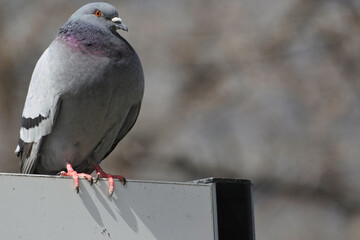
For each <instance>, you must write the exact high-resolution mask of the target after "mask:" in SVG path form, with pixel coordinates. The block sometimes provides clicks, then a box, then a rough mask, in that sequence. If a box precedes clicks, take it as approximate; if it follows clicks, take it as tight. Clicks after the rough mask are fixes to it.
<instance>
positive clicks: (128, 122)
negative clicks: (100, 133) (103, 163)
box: [102, 102, 141, 160]
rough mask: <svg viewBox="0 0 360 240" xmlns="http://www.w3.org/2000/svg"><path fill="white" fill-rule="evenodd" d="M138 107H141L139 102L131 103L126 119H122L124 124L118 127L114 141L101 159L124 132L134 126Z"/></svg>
mask: <svg viewBox="0 0 360 240" xmlns="http://www.w3.org/2000/svg"><path fill="white" fill-rule="evenodd" d="M140 107H141V102H139V103H137V104H135V105H133V106H132V107H131V108H130V110H129V113H128V114H127V116H126V119H125V121H124V124H123V126H122V127H121V128H120V131H119V133H118V135H117V137H116V139H115V141H114V143H113V144H112V146H111V147H110V149H109V150H108V151H107V152H106V154H105V155H104V157H103V158H102V160H103V159H105V158H106V157H107V156H108V155H109V154H110V153H111V152H112V151H113V150H114V148H115V147H116V146H117V145H118V143H119V142H120V141H121V139H123V138H124V137H125V136H126V134H127V133H128V132H129V131H130V130H131V128H132V127H133V126H134V124H135V122H136V119H137V117H138V116H139V112H140Z"/></svg>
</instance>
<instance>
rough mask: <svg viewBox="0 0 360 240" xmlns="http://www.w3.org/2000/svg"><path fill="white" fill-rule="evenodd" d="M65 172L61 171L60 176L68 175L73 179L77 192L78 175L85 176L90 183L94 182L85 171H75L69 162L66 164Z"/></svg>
mask: <svg viewBox="0 0 360 240" xmlns="http://www.w3.org/2000/svg"><path fill="white" fill-rule="evenodd" d="M66 169H67V172H64V171H61V172H60V176H70V177H72V178H73V179H74V184H75V191H76V192H77V193H79V177H82V178H85V179H86V180H87V181H88V182H90V185H92V184H93V183H94V181H93V177H92V176H91V175H89V174H86V173H77V172H76V171H75V170H74V169H73V168H72V166H71V164H70V163H67V164H66Z"/></svg>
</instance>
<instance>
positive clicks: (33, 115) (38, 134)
mask: <svg viewBox="0 0 360 240" xmlns="http://www.w3.org/2000/svg"><path fill="white" fill-rule="evenodd" d="M50 64H51V57H50V56H49V50H48V49H47V50H46V51H45V52H44V53H43V55H42V56H41V58H40V59H39V61H38V62H37V64H36V66H35V69H34V72H33V75H32V77H31V82H30V86H29V91H28V94H27V97H26V101H25V106H24V110H23V114H22V118H21V128H20V139H19V143H18V145H17V147H16V150H15V153H16V155H17V156H18V157H19V158H20V172H21V173H32V172H34V169H35V165H36V162H37V160H38V153H39V150H40V147H41V143H42V141H43V137H45V136H46V135H48V134H50V133H51V131H52V128H53V126H54V123H55V120H56V116H57V113H58V111H59V108H60V103H61V99H60V94H59V93H58V92H56V89H55V87H54V83H53V81H52V75H51V72H50V71H51V66H50Z"/></svg>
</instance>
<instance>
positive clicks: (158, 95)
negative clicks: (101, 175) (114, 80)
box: [0, 0, 360, 240]
mask: <svg viewBox="0 0 360 240" xmlns="http://www.w3.org/2000/svg"><path fill="white" fill-rule="evenodd" d="M87 2H88V1H84V0H76V1H74V0H57V1H48V0H31V1H29V0H12V1H5V0H1V1H0V3H1V8H0V43H1V44H0V46H1V47H0V71H1V72H0V73H1V75H0V114H1V117H0V155H1V158H0V171H1V172H17V171H18V159H17V158H16V157H15V155H14V150H15V147H16V143H17V139H18V134H19V126H20V116H21V113H22V107H23V104H24V101H25V97H26V93H27V88H28V84H29V81H30V77H31V73H32V70H33V68H34V66H35V64H36V61H37V60H38V58H39V57H40V55H41V54H42V52H43V51H44V50H45V49H46V48H47V46H48V45H49V44H50V43H51V41H52V40H53V39H54V38H55V36H56V34H57V31H58V29H59V28H60V27H61V26H62V25H63V24H64V23H65V21H66V20H67V18H68V17H69V16H70V15H71V14H72V13H73V12H74V11H75V10H77V9H78V8H79V7H80V6H82V5H83V4H85V3H87ZM109 3H111V4H113V5H114V6H116V7H117V8H118V10H119V14H120V17H121V18H122V19H123V20H124V22H125V23H126V24H127V25H128V27H129V32H128V33H126V32H120V34H121V35H122V36H124V37H125V38H126V39H127V40H128V41H129V42H130V43H131V44H132V45H133V47H134V48H135V49H136V51H137V53H138V55H139V56H140V59H141V61H142V64H143V68H144V72H145V80H146V84H145V87H146V90H145V96H144V100H143V106H142V110H141V113H140V116H139V119H138V121H137V123H136V125H135V127H134V128H133V130H132V131H131V132H130V134H128V136H127V137H126V138H125V139H124V140H123V141H122V142H121V143H120V144H119V145H118V147H117V148H116V150H115V151H114V152H113V153H112V154H111V155H110V156H109V157H108V159H107V160H106V161H104V162H103V167H104V169H105V170H108V171H110V172H111V173H118V174H123V175H125V176H127V177H128V178H135V179H149V180H166V181H190V180H194V179H200V178H205V177H210V176H214V177H236V178H249V179H252V180H253V181H254V198H255V224H256V225H255V226H256V237H257V239H267V240H272V239H274V240H275V239H276V240H279V239H292V240H297V239H299V240H300V239H301V240H302V239H327V240H332V239H334V240H341V239H346V240H348V239H351V240H357V239H360V176H359V171H360V159H359V157H360V127H359V123H360V68H359V66H360V1H355V0H342V1H335V0H333V1H330V0H328V1H326V0H316V1H315V0H224V1H217V0H183V1H175V0H131V1H125V0H121V1H109Z"/></svg>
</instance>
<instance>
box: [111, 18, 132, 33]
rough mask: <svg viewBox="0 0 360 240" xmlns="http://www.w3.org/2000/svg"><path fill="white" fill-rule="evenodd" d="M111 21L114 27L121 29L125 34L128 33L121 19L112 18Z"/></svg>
mask: <svg viewBox="0 0 360 240" xmlns="http://www.w3.org/2000/svg"><path fill="white" fill-rule="evenodd" d="M111 21H112V22H113V23H115V27H116V28H117V29H122V30H124V31H126V32H127V31H128V28H127V26H126V25H125V23H123V22H122V20H121V18H118V17H114V18H112V19H111Z"/></svg>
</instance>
